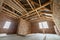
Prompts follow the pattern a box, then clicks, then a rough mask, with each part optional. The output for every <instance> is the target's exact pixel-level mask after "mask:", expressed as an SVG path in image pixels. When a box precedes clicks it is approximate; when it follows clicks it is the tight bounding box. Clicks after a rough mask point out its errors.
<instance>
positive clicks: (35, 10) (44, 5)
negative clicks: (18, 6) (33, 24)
mask: <svg viewBox="0 0 60 40" xmlns="http://www.w3.org/2000/svg"><path fill="white" fill-rule="evenodd" d="M49 4H51V2H50V1H49V2H47V3H45V4H44V5H42V6H41V7H38V8H36V9H35V10H32V11H30V12H29V13H32V12H34V11H36V10H39V9H41V8H44V7H45V6H47V5H49Z"/></svg>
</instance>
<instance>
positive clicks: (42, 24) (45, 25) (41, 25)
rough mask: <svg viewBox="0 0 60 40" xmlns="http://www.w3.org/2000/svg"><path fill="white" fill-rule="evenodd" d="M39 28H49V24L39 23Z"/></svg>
mask: <svg viewBox="0 0 60 40" xmlns="http://www.w3.org/2000/svg"><path fill="white" fill-rule="evenodd" d="M39 28H48V24H47V22H46V21H45V22H40V23H39Z"/></svg>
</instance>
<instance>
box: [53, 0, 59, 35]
mask: <svg viewBox="0 0 60 40" xmlns="http://www.w3.org/2000/svg"><path fill="white" fill-rule="evenodd" d="M53 17H54V22H55V24H56V26H57V29H58V30H59V32H58V34H60V0H54V5H53Z"/></svg>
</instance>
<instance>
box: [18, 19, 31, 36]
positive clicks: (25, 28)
mask: <svg viewBox="0 0 60 40" xmlns="http://www.w3.org/2000/svg"><path fill="white" fill-rule="evenodd" d="M30 26H31V25H30V22H28V21H26V20H23V19H20V23H19V26H18V34H19V35H27V34H29V33H30Z"/></svg>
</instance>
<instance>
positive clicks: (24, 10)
mask: <svg viewBox="0 0 60 40" xmlns="http://www.w3.org/2000/svg"><path fill="white" fill-rule="evenodd" d="M13 1H14V2H15V3H16V4H17V5H19V7H20V8H22V9H23V10H24V11H25V12H26V13H27V14H28V12H27V11H26V9H24V8H23V7H22V6H21V5H20V4H19V3H18V2H17V1H16V0H13Z"/></svg>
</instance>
